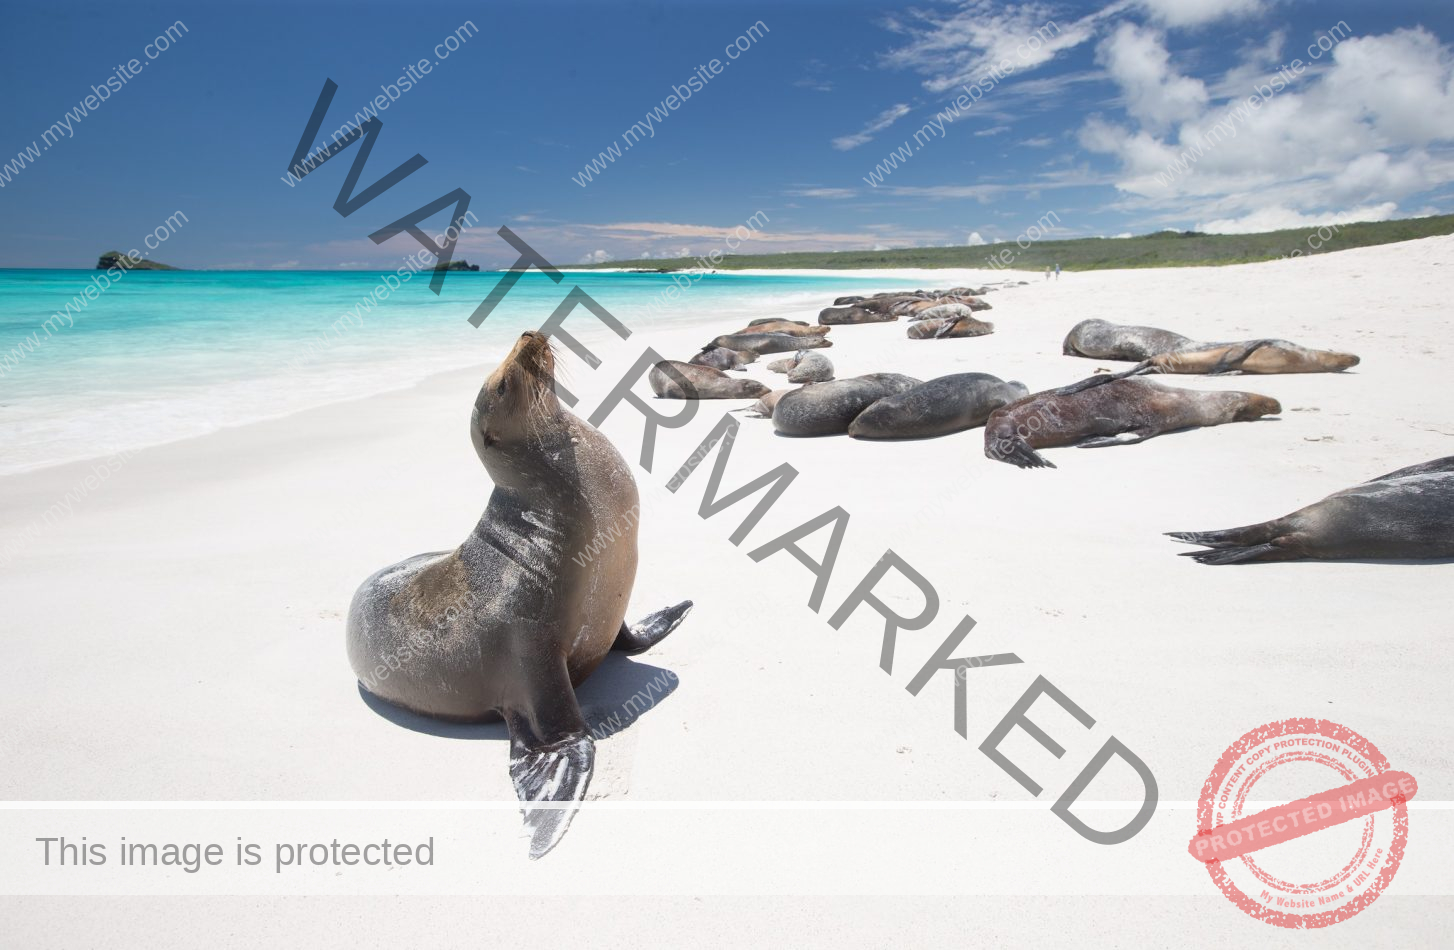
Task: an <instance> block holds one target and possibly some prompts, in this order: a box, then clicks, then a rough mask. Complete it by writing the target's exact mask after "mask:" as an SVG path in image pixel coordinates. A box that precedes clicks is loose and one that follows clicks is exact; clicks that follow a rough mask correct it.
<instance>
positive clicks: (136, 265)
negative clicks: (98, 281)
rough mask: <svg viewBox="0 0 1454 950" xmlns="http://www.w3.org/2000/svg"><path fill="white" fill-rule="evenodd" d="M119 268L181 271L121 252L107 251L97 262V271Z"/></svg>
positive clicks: (168, 265)
mask: <svg viewBox="0 0 1454 950" xmlns="http://www.w3.org/2000/svg"><path fill="white" fill-rule="evenodd" d="M113 267H119V268H121V269H122V270H179V269H180V268H176V267H173V266H172V265H170V264H162V263H160V262H158V261H149V260H147V259H146V258H144V257H132V256H131V255H130V254H123V253H121V252H120V251H107V252H106V253H105V254H102V255H101V259H100V260H98V261H97V262H96V269H97V270H110V269H111V268H113Z"/></svg>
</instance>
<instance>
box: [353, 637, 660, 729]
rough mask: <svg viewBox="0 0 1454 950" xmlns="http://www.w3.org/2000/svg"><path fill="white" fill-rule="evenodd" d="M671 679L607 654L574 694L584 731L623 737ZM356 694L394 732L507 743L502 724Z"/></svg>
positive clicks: (360, 686)
mask: <svg viewBox="0 0 1454 950" xmlns="http://www.w3.org/2000/svg"><path fill="white" fill-rule="evenodd" d="M678 682H679V681H678V679H677V675H676V673H674V672H672V671H671V670H667V669H663V668H662V667H659V666H653V665H651V664H650V663H640V662H637V661H635V660H632V659H630V658H628V657H626V656H623V655H621V654H619V653H612V654H609V655H608V656H607V657H606V659H605V660H603V661H602V662H601V665H600V666H599V667H597V668H596V671H595V672H594V673H592V674H591V676H590V678H589V679H587V680H586V681H585V682H584V683H582V684H581V685H580V686H579V687H577V689H576V701H577V702H579V703H580V706H581V714H582V716H584V718H585V720H586V728H587V729H589V730H590V733H591V736H592V738H594V739H595V740H596V741H597V742H599V741H601V740H602V739H606V738H609V737H611V736H614V735H615V734H616V733H618V732H623V731H625V730H626V729H628V728H630V727H631V726H632V725H634V724H635V722H636V720H638V719H640V718H641V717H642V716H643V715H645V714H646V713H648V712H650V711H651V710H652V709H655V708H656V706H657V705H658V704H660V703H661V701H662V700H664V699H666V698H667V697H668V696H670V695H671V694H672V693H674V692H676V688H677V686H678ZM358 694H359V696H360V697H361V698H362V699H363V701H364V704H365V705H366V706H368V707H369V708H370V709H372V710H373V711H374V712H376V713H378V714H379V715H380V716H382V717H384V718H385V719H387V720H389V721H390V722H392V723H394V724H395V725H397V726H403V727H404V728H405V729H409V730H412V731H414V732H422V733H424V734H425V735H429V736H440V737H442V738H445V739H494V740H499V741H502V742H504V741H508V740H509V738H510V732H509V730H508V729H506V728H505V724H504V723H503V722H499V721H496V722H448V721H446V720H443V719H432V718H430V717H429V716H421V715H419V714H418V713H413V712H410V711H409V710H407V709H404V708H403V707H402V706H395V705H394V704H393V703H390V702H387V701H385V700H382V699H380V698H379V697H377V696H375V695H374V694H373V693H370V692H369V691H368V690H367V689H365V688H364V685H363V684H362V683H359V684H358Z"/></svg>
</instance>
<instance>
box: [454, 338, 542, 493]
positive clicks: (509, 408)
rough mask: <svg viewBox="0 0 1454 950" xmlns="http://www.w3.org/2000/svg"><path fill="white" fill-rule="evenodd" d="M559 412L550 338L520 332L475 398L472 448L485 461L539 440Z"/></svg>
mask: <svg viewBox="0 0 1454 950" xmlns="http://www.w3.org/2000/svg"><path fill="white" fill-rule="evenodd" d="M560 413H561V408H560V400H559V399H557V398H556V395H555V353H554V352H553V351H552V350H551V348H550V338H549V337H547V336H546V335H545V334H543V333H538V332H536V331H534V330H531V331H529V332H527V333H522V334H521V335H520V339H519V340H518V341H516V343H515V348H514V349H513V350H511V351H510V355H509V356H507V357H506V358H505V360H504V362H502V363H501V364H500V365H499V366H498V367H496V368H495V371H494V372H493V373H491V374H490V377H489V379H486V380H485V385H484V386H483V387H482V388H481V389H480V394H479V396H477V397H476V398H475V411H474V415H473V417H472V419H471V424H470V437H471V439H472V440H473V441H474V446H475V452H476V453H478V454H479V456H480V459H481V460H482V461H484V462H485V463H486V464H488V463H489V461H490V458H489V456H490V455H493V454H495V453H497V452H500V451H508V449H510V448H511V447H513V446H521V445H524V444H526V443H529V442H538V441H541V439H542V438H543V434H544V433H545V431H546V430H547V429H548V428H549V425H550V423H551V422H552V421H554V420H555V419H557V418H558V417H559V416H560Z"/></svg>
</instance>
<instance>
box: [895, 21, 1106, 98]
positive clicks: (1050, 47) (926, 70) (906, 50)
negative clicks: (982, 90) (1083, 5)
mask: <svg viewBox="0 0 1454 950" xmlns="http://www.w3.org/2000/svg"><path fill="white" fill-rule="evenodd" d="M1111 10H1112V8H1107V10H1103V11H1101V12H1099V13H1093V14H1091V15H1090V16H1087V17H1084V18H1082V19H1080V20H1077V21H1075V22H1074V23H1067V24H1060V23H1058V22H1057V21H1056V20H1055V12H1056V11H1055V8H1054V7H1052V6H1051V5H1049V4H1046V3H1040V2H1036V0H1032V2H1028V3H1016V4H1004V3H996V2H993V0H959V2H958V3H957V4H956V5H955V6H954V7H953V8H952V9H950V10H949V11H947V12H946V11H942V10H938V9H934V10H919V9H915V10H911V11H910V12H909V14H908V16H909V17H910V18H911V19H907V20H898V19H895V20H891V21H890V22H889V24H888V26H889V28H890V29H892V30H894V31H895V32H897V33H902V34H905V35H906V36H908V37H909V40H908V42H907V43H905V44H904V45H903V46H901V47H899V48H897V49H893V50H890V51H889V52H888V53H885V54H884V56H883V61H884V63H885V64H886V65H888V66H891V67H894V68H899V69H913V70H914V71H916V72H919V73H921V74H923V75H924V76H926V77H927V78H926V79H925V80H924V88H925V89H927V90H929V91H930V92H945V91H947V90H949V89H952V88H953V87H955V86H958V85H960V84H961V83H973V82H975V81H977V80H979V79H981V78H983V76H984V75H985V74H986V73H987V72H988V71H989V70H990V69H991V68H992V67H993V68H996V69H998V68H999V67H1000V66H1001V64H1003V63H1005V62H1007V61H1008V62H1009V64H1010V68H1011V69H1012V70H1014V71H1016V72H1023V71H1027V70H1031V69H1034V68H1036V67H1037V66H1041V65H1043V64H1045V63H1048V62H1050V61H1051V60H1052V59H1054V58H1055V55H1056V54H1057V53H1059V52H1061V51H1063V50H1067V49H1072V48H1074V47H1076V46H1079V45H1080V44H1082V43H1084V42H1085V41H1086V40H1088V39H1090V38H1091V37H1092V36H1093V35H1094V34H1095V29H1096V23H1097V21H1098V20H1099V19H1101V18H1102V17H1103V16H1105V15H1107V14H1108V13H1109V12H1111Z"/></svg>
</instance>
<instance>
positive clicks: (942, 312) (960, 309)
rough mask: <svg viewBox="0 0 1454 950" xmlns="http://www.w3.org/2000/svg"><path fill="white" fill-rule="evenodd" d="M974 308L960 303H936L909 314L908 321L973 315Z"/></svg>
mask: <svg viewBox="0 0 1454 950" xmlns="http://www.w3.org/2000/svg"><path fill="white" fill-rule="evenodd" d="M973 316H974V310H973V308H971V307H966V306H965V305H964V304H962V303H936V304H935V305H934V306H932V307H925V308H924V309H923V310H918V311H915V312H914V313H911V314H909V322H910V323H919V322H920V321H923V320H943V319H944V318H946V317H973Z"/></svg>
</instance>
